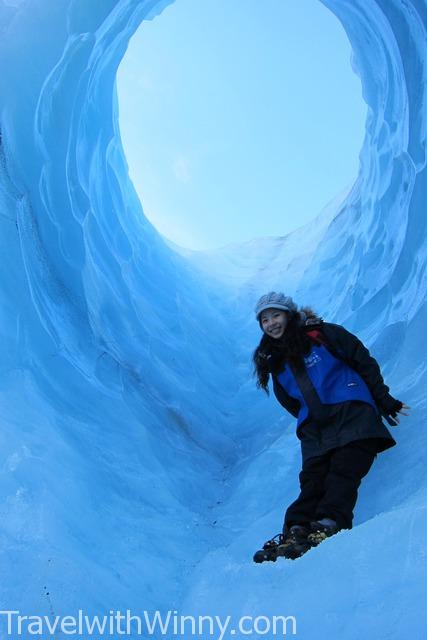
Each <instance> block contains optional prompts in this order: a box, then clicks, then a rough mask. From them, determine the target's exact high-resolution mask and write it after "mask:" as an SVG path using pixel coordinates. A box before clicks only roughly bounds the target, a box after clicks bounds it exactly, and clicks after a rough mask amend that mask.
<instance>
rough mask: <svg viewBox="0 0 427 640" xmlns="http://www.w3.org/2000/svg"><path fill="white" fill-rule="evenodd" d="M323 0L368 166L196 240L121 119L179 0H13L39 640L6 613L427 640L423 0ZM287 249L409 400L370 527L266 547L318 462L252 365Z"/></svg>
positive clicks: (16, 210) (7, 357)
mask: <svg viewBox="0 0 427 640" xmlns="http://www.w3.org/2000/svg"><path fill="white" fill-rule="evenodd" d="M177 1H179V0H177ZM321 1H322V2H323V4H324V5H326V6H327V7H328V8H329V9H330V10H331V11H332V12H333V13H334V14H335V15H336V16H337V19H338V20H340V22H341V23H342V25H343V27H344V29H345V31H346V33H347V36H348V38H349V41H350V43H351V46H352V49H353V64H354V68H355V70H356V72H357V73H358V74H359V75H360V78H361V81H362V86H363V99H364V100H365V101H366V103H367V105H368V117H367V121H366V134H365V139H364V143H363V148H362V150H361V155H360V172H359V175H358V177H357V179H356V181H355V183H354V184H353V186H352V188H351V189H350V191H349V192H348V193H347V195H346V196H345V197H344V198H341V199H340V198H337V200H336V201H335V202H334V203H333V205H331V206H330V207H328V208H327V209H325V210H324V211H322V212H321V213H320V214H319V215H318V217H317V218H316V220H315V223H310V225H307V226H306V227H304V228H301V229H298V230H297V231H295V232H293V233H291V234H289V235H287V236H285V237H282V238H277V239H268V240H266V239H263V240H259V241H253V242H249V243H244V244H242V246H241V247H236V246H234V247H233V251H227V248H225V249H223V250H221V251H217V252H210V253H206V254H203V253H201V254H197V255H194V256H192V255H184V254H183V253H180V252H179V251H175V250H174V249H173V248H172V247H171V246H170V245H169V244H168V243H166V242H165V241H164V239H163V238H162V237H161V236H160V235H159V233H158V232H157V231H156V229H155V228H154V227H153V226H152V225H151V224H150V223H149V222H148V220H147V219H146V218H145V217H144V214H143V211H142V207H141V204H140V202H139V199H138V197H137V195H136V193H135V191H134V189H133V186H132V183H131V182H130V180H129V178H128V168H127V164H126V159H125V157H124V153H123V149H122V146H121V141H120V135H119V129H118V120H117V96H116V85H115V78H116V72H117V68H118V65H119V64H120V61H121V59H122V57H123V55H124V54H125V51H126V48H127V45H128V42H129V39H130V38H131V36H132V34H133V33H134V32H135V30H136V29H137V28H138V27H139V25H140V24H141V22H142V21H143V20H152V19H156V16H157V15H158V14H160V13H161V12H162V11H163V9H164V8H165V7H166V6H167V5H168V4H170V2H171V0H1V2H0V30H1V39H0V59H1V62H2V65H1V66H2V72H1V75H0V86H1V89H0V105H1V107H0V132H1V144H0V224H1V236H0V238H1V247H2V251H1V255H2V256H3V258H2V264H3V268H2V277H1V288H0V292H1V301H2V304H1V311H0V314H1V315H0V330H1V333H2V336H1V342H2V357H1V362H0V370H1V378H0V390H1V402H0V411H1V430H0V439H1V451H2V455H1V466H0V491H1V499H0V510H1V518H0V556H1V562H0V566H1V580H0V609H1V611H2V613H1V615H0V625H1V629H2V637H4V638H6V637H18V631H16V629H15V632H14V633H15V635H13V634H12V635H11V633H9V631H8V628H7V627H8V623H11V622H15V620H14V619H13V620H12V614H9V616H7V615H6V614H5V613H3V612H5V611H9V612H10V611H19V612H21V614H22V615H27V616H46V618H47V619H48V620H50V621H52V620H54V619H55V617H57V616H67V615H68V616H70V615H77V612H78V611H79V610H80V611H84V613H85V615H103V614H106V613H107V614H108V613H109V612H113V611H114V612H116V611H122V612H126V611H131V612H132V613H133V614H135V615H137V614H138V613H141V612H142V611H143V610H144V611H150V612H155V611H160V612H162V613H164V614H166V613H167V612H169V614H170V613H171V612H172V616H175V618H177V616H178V614H179V615H181V614H183V615H184V614H186V615H193V616H196V615H211V616H218V617H222V618H226V617H227V616H230V617H231V618H232V619H233V620H234V619H237V618H239V617H241V616H257V615H258V616H264V617H268V616H273V615H285V614H286V615H288V616H294V617H295V619H296V621H297V629H296V634H297V637H300V638H303V639H304V640H314V639H315V638H340V639H341V640H356V638H360V637H364V638H369V639H372V640H373V639H374V638H375V639H379V640H385V639H386V638H387V639H390V640H391V639H396V640H397V639H400V638H406V637H407V638H411V640H421V639H422V638H424V637H425V629H426V623H427V615H426V607H425V583H426V577H427V551H426V550H425V548H424V543H423V540H424V533H425V532H424V528H423V527H426V528H427V509H426V498H427V474H426V472H425V466H424V465H425V464H426V458H427V428H426V425H425V421H426V420H425V416H424V414H423V409H424V408H426V406H427V403H426V399H425V398H426V393H425V391H426V384H427V356H426V354H424V349H423V346H422V345H423V331H425V327H426V325H427V304H426V290H427V276H426V267H427V244H426V241H427V235H426V214H425V206H426V205H425V203H426V201H427V175H426V171H427V169H426V124H427V118H426V112H425V106H426V90H427V81H426V74H427V70H426V64H425V61H424V59H425V58H426V57H427V48H426V41H427V32H426V27H427V4H426V2H425V1H424V0H321ZM259 6H260V11H262V10H263V8H262V2H260V3H259ZM272 261H273V262H274V265H275V270H274V278H273V279H271V278H269V282H268V288H269V289H276V290H286V292H287V293H288V294H289V295H292V296H293V297H294V298H295V299H297V300H298V301H300V302H301V303H304V302H310V303H311V304H313V305H315V307H316V308H317V309H318V310H319V312H320V313H321V314H322V315H323V316H324V317H325V318H328V320H329V321H330V322H339V323H342V324H344V325H345V326H346V327H347V328H348V329H349V330H351V331H354V332H356V333H357V334H358V335H359V336H360V337H361V338H362V339H363V341H364V342H365V344H367V345H368V346H369V348H370V350H371V352H372V353H373V354H374V355H375V357H376V358H377V359H378V360H379V361H380V362H381V366H382V370H383V372H384V375H385V378H386V380H387V383H388V384H389V385H390V387H391V388H392V389H393V392H394V394H395V395H396V396H397V397H398V398H400V399H402V400H404V401H405V402H406V403H407V404H408V405H410V406H411V408H412V414H411V416H410V418H408V419H406V420H405V422H403V421H402V424H401V425H400V426H399V427H398V428H396V429H395V430H394V431H393V435H394V437H395V438H396V440H397V442H398V446H396V447H394V448H393V449H391V450H390V451H389V452H386V453H385V454H384V455H382V456H380V457H379V458H378V460H377V461H376V463H375V468H374V469H373V471H372V473H371V474H370V475H369V477H368V478H367V479H366V482H365V483H364V484H363V486H362V488H361V491H360V498H359V502H358V506H357V511H356V514H355V516H356V517H355V526H354V527H353V529H352V530H350V531H346V532H340V533H339V534H338V535H337V536H335V538H334V539H333V540H329V541H326V542H325V543H324V544H323V545H322V546H321V547H319V548H318V549H314V550H312V551H311V552H310V553H309V554H306V555H305V556H304V557H302V558H301V559H299V560H298V561H297V562H286V561H283V562H277V563H274V564H273V563H266V564H263V565H255V564H254V563H253V562H252V554H253V551H254V549H255V548H256V546H257V544H259V542H262V541H264V540H266V539H267V538H268V536H269V535H270V534H272V533H274V531H275V529H276V528H277V522H280V521H281V518H282V512H283V506H284V504H285V503H287V502H290V501H291V499H292V497H293V496H294V495H295V492H296V490H297V485H296V483H297V470H298V468H299V465H300V458H299V456H300V453H299V449H298V447H297V446H296V443H295V434H294V424H293V420H292V418H291V416H289V417H288V416H286V415H285V414H284V412H283V411H282V410H281V408H280V407H279V406H278V405H277V403H274V402H273V401H271V400H269V399H268V398H267V397H266V396H265V394H262V393H260V392H259V391H258V390H257V389H256V388H255V385H254V381H253V379H252V377H251V364H250V356H251V351H252V349H253V346H254V344H256V342H257V339H258V336H259V327H258V326H257V325H256V323H255V322H254V319H253V306H254V301H255V300H256V299H257V297H258V296H259V295H261V294H262V293H264V292H265V289H266V280H265V269H264V267H265V265H266V264H267V263H268V264H271V263H272ZM226 318H228V319H230V318H232V319H233V322H234V323H235V324H236V325H238V326H239V339H238V340H236V339H235V336H233V335H231V334H230V331H229V322H228V321H226ZM424 322H425V323H426V325H424V324H423V323H424ZM174 612H175V613H174ZM9 626H10V625H9ZM14 628H15V627H14ZM27 630H28V629H27ZM30 631H31V630H30ZM175 631H176V633H175ZM175 631H173V630H172V631H171V630H169V635H168V636H167V637H178V636H179V629H175ZM32 633H33V635H34V637H40V635H39V636H37V625H35V626H34V627H32ZM66 633H67V631H66V630H65V631H64V630H63V631H62V632H61V637H64V636H65V635H66ZM68 633H70V634H71V633H74V636H75V637H77V630H76V629H74V631H73V630H72V629H71V627H70V628H69V631H68ZM292 633H293V631H292V632H291V627H288V634H289V635H291V634H292ZM227 634H228V635H227ZM244 634H245V632H244V631H243V630H241V631H240V632H236V630H235V629H230V628H228V630H227V631H226V632H224V634H222V636H223V637H232V636H233V635H234V636H236V637H243V635H244ZM107 635H108V629H107V630H104V632H101V631H100V630H98V631H94V632H93V633H91V635H90V637H94V638H98V637H99V638H101V637H107ZM220 635H221V634H219V633H218V634H216V637H218V638H219V637H220ZM137 636H138V629H136V628H133V631H132V637H137ZM252 636H254V637H269V638H272V637H275V636H273V635H272V632H271V631H270V632H269V633H266V632H265V631H264V627H262V625H260V626H259V628H258V635H256V634H255V632H253V633H252ZM27 637H32V635H31V636H30V635H29V636H27ZM43 637H47V636H46V635H45V636H43ZM48 637H59V635H58V633H57V632H54V633H52V635H50V636H48ZM81 637H89V635H86V636H81ZM109 637H121V635H118V634H117V633H116V635H115V636H112V635H111V634H110V636H109ZM152 637H156V638H157V637H165V633H164V632H162V630H161V629H160V628H157V629H156V630H154V631H153V634H152ZM181 637H186V638H188V637H190V633H189V632H187V633H186V635H185V636H181ZM194 637H206V638H208V637H215V636H214V635H212V633H211V631H210V630H209V628H208V627H206V629H205V630H204V631H202V632H201V633H198V635H197V634H196V635H195V636H194Z"/></svg>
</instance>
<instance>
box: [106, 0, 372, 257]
mask: <svg viewBox="0 0 427 640" xmlns="http://www.w3.org/2000/svg"><path fill="white" fill-rule="evenodd" d="M262 14H263V15H262V16H261V15H259V3H257V2H256V1H255V0H245V1H243V0H239V1H236V2H233V3H230V2H228V1H227V0H205V1H204V2H203V3H201V2H197V1H196V0H177V1H176V2H174V3H173V4H171V5H170V6H169V7H167V9H166V10H165V11H164V12H163V13H162V14H161V15H160V16H159V17H158V18H156V19H155V20H154V21H152V22H150V23H147V22H145V23H143V25H142V26H141V27H140V29H139V30H138V31H137V32H136V34H135V35H134V37H133V38H132V40H131V43H130V46H129V49H128V51H127V53H126V55H125V56H124V59H123V61H122V63H121V65H120V67H119V71H118V93H119V106H120V130H121V135H122V140H123V144H124V149H125V153H126V157H127V160H128V163H129V171H130V176H131V178H132V180H133V182H134V185H135V187H136V190H137V192H138V194H139V197H140V199H141V201H142V204H143V207H144V212H145V214H146V215H147V217H148V218H149V219H150V220H151V221H152V222H153V224H154V225H155V226H156V227H157V229H158V230H159V231H160V232H161V233H162V234H164V235H165V236H166V237H167V238H169V239H171V240H173V241H174V242H176V243H177V244H180V245H182V246H185V247H188V248H192V249H208V248H215V247H218V246H220V245H224V244H226V243H229V242H241V241H245V240H248V239H251V238H254V237H257V236H265V235H276V236H283V235H285V234H286V233H288V232H290V231H292V230H293V229H295V228H297V227H300V226H301V225H303V224H304V223H306V222H307V221H308V220H310V219H312V218H314V217H315V216H316V215H317V214H318V213H319V211H320V210H321V209H322V208H323V207H324V206H325V205H326V204H327V203H328V202H329V201H330V200H331V199H332V198H334V197H335V196H337V194H338V193H339V192H341V191H342V190H343V189H345V188H347V187H348V186H350V185H351V183H352V182H353V181H354V180H355V178H356V176H357V173H358V167H359V160H358V155H359V151H360V149H361V147H362V142H363V135H364V123H365V118H366V105H365V103H364V102H363V101H362V96H361V84H360V80H359V78H358V77H357V76H356V75H355V74H354V72H353V70H352V68H351V64H350V59H351V48H350V44H349V42H348V39H347V37H346V34H345V32H344V30H343V28H342V26H341V24H340V22H339V21H338V20H337V18H336V16H335V15H333V14H332V13H331V12H330V11H329V10H328V9H326V8H325V7H324V6H323V5H322V4H321V3H320V2H319V0H299V1H298V2H295V1H294V2H281V1H280V0H265V2H263V7H262ZM225 17H226V20H225Z"/></svg>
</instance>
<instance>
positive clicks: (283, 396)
mask: <svg viewBox="0 0 427 640" xmlns="http://www.w3.org/2000/svg"><path fill="white" fill-rule="evenodd" d="M271 377H272V378H273V392H274V395H275V396H276V398H277V400H278V401H279V402H280V404H281V405H282V407H284V408H285V409H286V411H289V413H291V414H292V415H293V416H294V418H297V417H298V413H299V410H300V408H301V404H300V402H299V401H298V400H296V399H295V398H292V397H291V396H290V395H289V394H288V393H286V391H285V390H284V388H283V387H282V385H281V384H280V383H279V382H278V380H277V378H276V376H274V375H272V376H271Z"/></svg>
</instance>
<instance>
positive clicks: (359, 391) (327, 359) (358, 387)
mask: <svg viewBox="0 0 427 640" xmlns="http://www.w3.org/2000/svg"><path fill="white" fill-rule="evenodd" d="M304 362H305V367H306V370H307V373H308V375H309V377H310V380H311V381H312V383H313V386H314V388H315V389H316V391H317V393H318V395H319V398H320V401H321V402H322V403H323V404H338V403H340V402H348V401H349V400H359V401H362V402H367V403H368V404H370V405H372V406H373V407H374V409H375V410H376V412H377V413H379V411H378V408H377V406H376V404H375V401H374V399H373V397H372V394H371V392H370V391H369V388H368V386H367V384H366V382H365V381H364V380H363V378H362V377H361V376H360V375H359V374H358V373H357V372H356V371H354V369H352V368H351V367H350V366H349V365H348V364H346V363H345V362H344V361H343V360H339V359H338V358H336V357H335V356H333V355H332V354H331V353H330V352H329V351H328V350H327V348H326V347H325V346H324V345H318V346H317V345H316V346H313V348H312V350H311V352H310V354H309V355H308V356H306V357H305V358H304ZM277 379H278V381H279V383H280V384H281V385H282V387H283V388H284V389H285V391H286V392H287V393H288V394H289V395H290V396H291V397H292V398H296V399H297V400H299V402H300V403H301V409H300V412H299V414H298V425H299V424H301V422H303V420H305V419H306V418H307V417H308V415H309V407H307V404H306V402H305V399H304V397H303V395H302V393H301V390H300V388H299V386H298V384H297V381H296V380H295V377H294V375H293V373H292V371H291V369H290V368H289V367H285V369H284V370H283V371H282V372H281V373H279V375H278V376H277Z"/></svg>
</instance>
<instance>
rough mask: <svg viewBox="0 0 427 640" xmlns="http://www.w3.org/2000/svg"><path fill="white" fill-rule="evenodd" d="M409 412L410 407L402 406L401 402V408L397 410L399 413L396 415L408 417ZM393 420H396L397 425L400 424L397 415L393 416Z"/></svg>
mask: <svg viewBox="0 0 427 640" xmlns="http://www.w3.org/2000/svg"><path fill="white" fill-rule="evenodd" d="M410 410H411V407H408V405H407V404H403V402H402V406H401V408H400V409H399V411H398V412H397V413H400V414H402V416H409V413H408V412H409V411H410ZM393 420H396V422H397V424H399V423H400V418H399V416H398V415H396V416H394V418H393Z"/></svg>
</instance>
